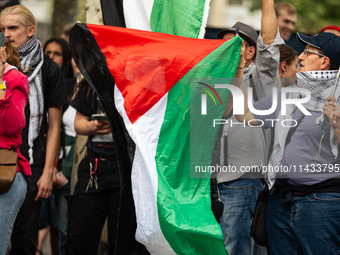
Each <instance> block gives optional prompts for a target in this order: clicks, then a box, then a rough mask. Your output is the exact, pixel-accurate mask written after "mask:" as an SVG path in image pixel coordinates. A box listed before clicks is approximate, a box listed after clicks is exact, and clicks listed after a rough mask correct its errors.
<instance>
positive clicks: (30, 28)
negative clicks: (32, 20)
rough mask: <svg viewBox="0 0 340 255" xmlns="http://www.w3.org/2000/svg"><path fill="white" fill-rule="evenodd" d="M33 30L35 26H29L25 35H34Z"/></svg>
mask: <svg viewBox="0 0 340 255" xmlns="http://www.w3.org/2000/svg"><path fill="white" fill-rule="evenodd" d="M34 31H35V27H34V26H30V27H29V28H28V34H27V36H28V37H31V36H32V35H34Z"/></svg>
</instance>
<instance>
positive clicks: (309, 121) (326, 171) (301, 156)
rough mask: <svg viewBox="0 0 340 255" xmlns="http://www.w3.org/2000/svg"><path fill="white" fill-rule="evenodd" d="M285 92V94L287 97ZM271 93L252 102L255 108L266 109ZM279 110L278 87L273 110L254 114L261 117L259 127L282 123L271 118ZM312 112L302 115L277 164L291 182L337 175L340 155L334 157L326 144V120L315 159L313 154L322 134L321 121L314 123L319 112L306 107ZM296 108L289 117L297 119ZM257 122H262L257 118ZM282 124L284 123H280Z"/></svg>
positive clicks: (301, 183)
mask: <svg viewBox="0 0 340 255" xmlns="http://www.w3.org/2000/svg"><path fill="white" fill-rule="evenodd" d="M288 97H289V94H287V98H288ZM272 101H273V100H272V96H268V97H266V98H263V99H261V100H259V101H258V102H256V103H254V108H255V109H257V110H266V109H270V107H271V106H272ZM280 111H281V91H279V92H278V105H277V108H276V110H275V111H274V112H273V113H272V114H270V115H256V114H253V115H254V118H255V119H259V120H262V121H263V126H262V128H270V127H272V123H274V125H282V124H281V123H278V122H277V121H272V119H278V115H279V114H280ZM309 112H310V113H311V114H312V115H306V116H305V117H304V118H303V119H302V121H301V123H300V125H299V126H298V128H297V129H296V131H295V132H294V133H293V135H292V137H291V141H290V143H289V144H287V145H286V147H285V150H284V153H283V157H282V161H281V165H282V166H286V168H285V169H286V171H287V170H288V169H289V170H288V171H287V172H285V173H284V174H285V175H286V177H287V179H288V182H289V183H291V184H292V185H293V186H304V185H313V184H317V183H320V182H322V181H324V180H327V179H331V178H339V177H340V173H339V172H340V169H339V168H340V156H337V157H336V158H335V157H334V155H333V153H332V150H331V146H330V141H329V140H330V125H329V123H328V124H327V128H326V132H325V135H324V138H323V140H322V143H321V154H320V158H319V159H318V160H317V159H316V155H317V152H318V149H319V143H320V140H321V136H322V131H321V125H322V123H321V122H320V123H319V124H316V123H315V120H316V119H317V118H318V117H320V115H321V114H322V113H321V112H315V111H309ZM302 114H303V113H302V112H301V111H300V109H298V108H296V110H295V111H294V113H293V116H292V119H294V120H296V121H297V120H298V119H299V118H300V117H301V116H302ZM259 124H262V123H261V122H259ZM284 124H285V125H286V124H287V123H284Z"/></svg>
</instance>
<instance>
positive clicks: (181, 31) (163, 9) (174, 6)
mask: <svg viewBox="0 0 340 255" xmlns="http://www.w3.org/2000/svg"><path fill="white" fill-rule="evenodd" d="M209 3H210V0H200V1H197V0H185V1H183V0H154V3H153V6H152V12H151V17H150V26H151V30H152V31H153V32H160V33H167V34H173V35H181V36H186V37H191V38H198V36H199V34H200V31H201V26H202V25H203V27H204V28H205V24H206V19H207V16H208V8H209Z"/></svg>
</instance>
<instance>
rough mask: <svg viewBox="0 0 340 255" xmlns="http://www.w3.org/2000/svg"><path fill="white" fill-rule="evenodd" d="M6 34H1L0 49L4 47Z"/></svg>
mask: <svg viewBox="0 0 340 255" xmlns="http://www.w3.org/2000/svg"><path fill="white" fill-rule="evenodd" d="M4 41H5V34H4V33H0V47H4Z"/></svg>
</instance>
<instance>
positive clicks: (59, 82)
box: [20, 55, 68, 176]
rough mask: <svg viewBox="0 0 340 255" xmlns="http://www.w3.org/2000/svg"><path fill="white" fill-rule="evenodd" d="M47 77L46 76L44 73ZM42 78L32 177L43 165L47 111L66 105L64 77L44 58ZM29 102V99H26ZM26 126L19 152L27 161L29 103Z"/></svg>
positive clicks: (50, 61)
mask: <svg viewBox="0 0 340 255" xmlns="http://www.w3.org/2000/svg"><path fill="white" fill-rule="evenodd" d="M45 72H46V73H47V75H46V73H45ZM42 77H43V93H44V99H45V100H44V116H43V121H42V125H41V128H40V132H39V136H38V137H37V138H36V139H35V140H34V142H33V165H32V175H33V176H39V175H41V173H42V170H43V168H44V165H45V153H46V137H47V127H48V126H47V115H46V114H47V110H48V108H50V107H56V106H60V105H63V104H67V102H68V99H67V90H66V86H65V81H64V76H63V72H62V70H61V68H60V67H59V66H58V65H57V64H56V63H55V62H54V61H52V60H50V58H49V57H48V56H47V55H45V56H44V64H43V66H42ZM28 100H29V97H28ZM25 118H26V125H25V127H24V129H23V130H22V145H21V147H20V152H21V153H22V155H23V156H24V157H25V158H27V159H28V160H29V156H28V150H29V146H28V127H29V119H30V109H29V103H27V105H26V107H25ZM36 168H37V169H39V171H38V172H39V173H38V172H37V173H35V171H33V169H36Z"/></svg>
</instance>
